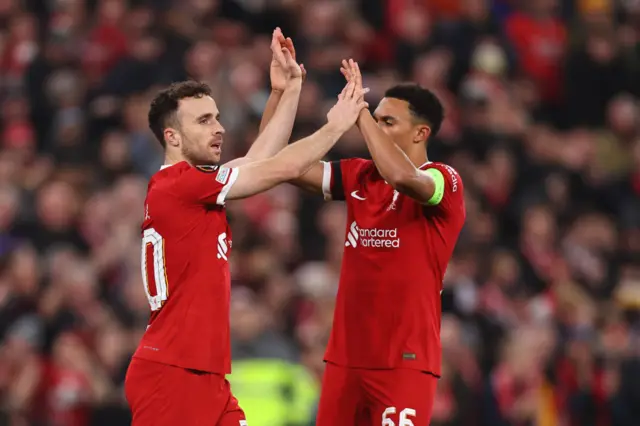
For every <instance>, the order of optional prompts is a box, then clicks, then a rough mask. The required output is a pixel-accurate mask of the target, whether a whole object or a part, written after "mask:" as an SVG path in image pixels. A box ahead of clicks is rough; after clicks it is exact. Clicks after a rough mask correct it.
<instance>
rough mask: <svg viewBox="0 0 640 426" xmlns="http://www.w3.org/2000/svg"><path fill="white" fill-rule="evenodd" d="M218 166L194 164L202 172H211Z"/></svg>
mask: <svg viewBox="0 0 640 426" xmlns="http://www.w3.org/2000/svg"><path fill="white" fill-rule="evenodd" d="M219 167H220V166H196V169H198V170H200V171H201V172H203V173H213V172H215V171H216V170H218V168H219Z"/></svg>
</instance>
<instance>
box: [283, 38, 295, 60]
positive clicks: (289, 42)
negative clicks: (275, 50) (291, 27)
mask: <svg viewBox="0 0 640 426" xmlns="http://www.w3.org/2000/svg"><path fill="white" fill-rule="evenodd" d="M284 46H285V47H286V48H287V49H289V52H291V56H292V57H293V59H296V48H295V47H294V46H293V40H291V37H287V38H286V40H285V42H284Z"/></svg>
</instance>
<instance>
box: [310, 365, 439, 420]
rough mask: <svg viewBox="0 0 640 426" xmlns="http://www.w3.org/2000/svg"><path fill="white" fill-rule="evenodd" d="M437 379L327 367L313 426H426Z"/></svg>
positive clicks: (406, 371)
mask: <svg viewBox="0 0 640 426" xmlns="http://www.w3.org/2000/svg"><path fill="white" fill-rule="evenodd" d="M437 383H438V379H437V378H436V377H435V376H433V375H431V374H428V373H424V372H422V371H418V370H410V369H395V370H365V369H359V368H346V367H339V366H337V365H335V364H331V363H327V364H326V368H325V371H324V377H323V379H322V394H321V395H320V405H319V407H318V418H317V420H316V426H381V425H382V426H410V425H413V426H429V420H430V419H431V409H432V408H433V400H434V397H435V393H436V384H437Z"/></svg>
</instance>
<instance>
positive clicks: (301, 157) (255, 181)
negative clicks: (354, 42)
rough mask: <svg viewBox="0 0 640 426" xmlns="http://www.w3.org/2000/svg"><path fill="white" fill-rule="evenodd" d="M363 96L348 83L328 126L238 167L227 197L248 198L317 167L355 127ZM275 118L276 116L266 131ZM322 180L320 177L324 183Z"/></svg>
mask: <svg viewBox="0 0 640 426" xmlns="http://www.w3.org/2000/svg"><path fill="white" fill-rule="evenodd" d="M362 95H363V93H362V91H356V90H355V83H353V82H349V83H347V85H346V86H345V88H344V90H343V91H342V93H341V94H340V96H339V97H338V102H337V103H336V105H335V106H334V107H333V108H332V109H331V111H329V113H328V114H327V118H328V122H327V124H326V125H324V126H323V127H322V128H320V130H318V131H317V132H315V133H314V134H312V135H311V136H308V137H306V138H304V139H302V140H300V141H298V142H296V143H294V144H291V145H289V146H287V147H286V148H284V149H283V150H282V151H280V152H279V153H278V154H276V155H275V156H274V157H271V158H269V159H267V160H261V161H257V162H254V163H250V164H246V165H244V166H241V167H239V168H238V177H237V179H236V180H235V183H234V184H233V186H232V187H231V189H230V190H229V192H228V194H227V195H226V198H227V199H237V198H245V197H249V196H251V195H254V194H257V193H259V192H263V191H266V190H268V189H270V188H272V187H274V186H275V185H277V184H279V183H281V182H286V181H291V180H294V179H298V178H300V177H301V176H303V175H304V174H305V173H307V171H309V169H311V168H312V167H314V166H315V167H316V168H317V165H318V164H319V163H318V162H319V160H320V159H321V158H322V157H324V156H325V155H326V154H327V152H328V151H329V150H330V149H331V148H332V147H333V146H334V145H335V143H336V142H337V141H338V139H339V138H340V137H341V136H342V135H343V134H344V133H345V132H346V131H347V130H349V129H350V128H351V126H353V124H354V123H355V121H356V119H357V117H358V114H359V112H360V110H362V109H363V108H366V105H367V104H366V102H364V100H363V98H362ZM279 109H280V107H278V111H276V115H277V114H278V113H279ZM275 120H276V118H275V117H274V120H272V122H271V123H269V125H268V126H267V130H266V131H268V129H269V127H270V126H271V125H272V124H273V121H275ZM266 131H265V132H266ZM322 179H323V178H322V177H321V178H320V181H321V182H322ZM321 185H322V184H321ZM320 188H322V186H320Z"/></svg>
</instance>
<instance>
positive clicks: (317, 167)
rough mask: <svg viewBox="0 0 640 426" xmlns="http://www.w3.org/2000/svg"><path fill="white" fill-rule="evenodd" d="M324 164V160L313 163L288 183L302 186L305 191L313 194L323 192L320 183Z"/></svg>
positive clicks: (323, 173) (323, 174)
mask: <svg viewBox="0 0 640 426" xmlns="http://www.w3.org/2000/svg"><path fill="white" fill-rule="evenodd" d="M326 164H327V163H325V162H324V161H319V162H317V163H315V164H314V165H313V166H311V168H310V169H309V170H307V172H306V173H305V174H303V175H302V176H300V177H299V178H297V179H293V180H291V181H289V183H291V184H293V185H295V186H297V187H298V188H302V189H304V190H305V191H309V192H313V193H315V194H323V193H324V192H323V190H322V189H323V187H322V184H323V178H324V176H325V167H326Z"/></svg>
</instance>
